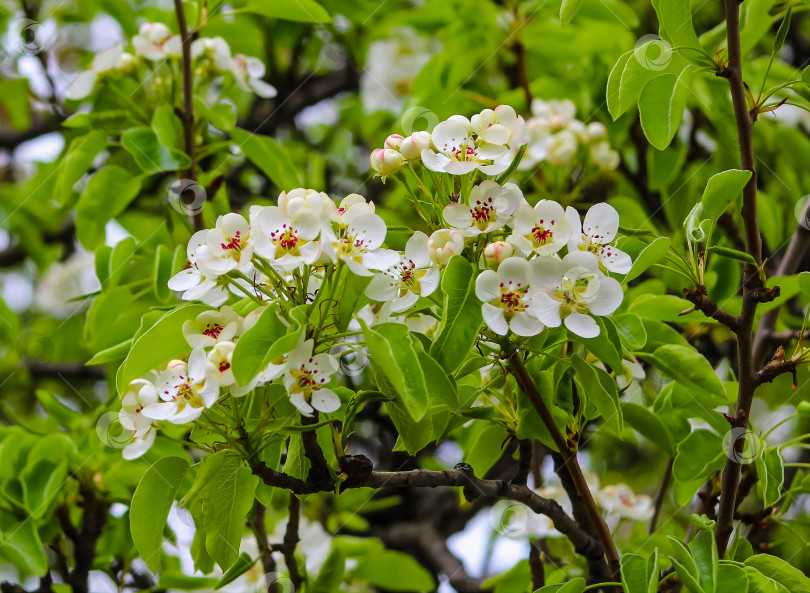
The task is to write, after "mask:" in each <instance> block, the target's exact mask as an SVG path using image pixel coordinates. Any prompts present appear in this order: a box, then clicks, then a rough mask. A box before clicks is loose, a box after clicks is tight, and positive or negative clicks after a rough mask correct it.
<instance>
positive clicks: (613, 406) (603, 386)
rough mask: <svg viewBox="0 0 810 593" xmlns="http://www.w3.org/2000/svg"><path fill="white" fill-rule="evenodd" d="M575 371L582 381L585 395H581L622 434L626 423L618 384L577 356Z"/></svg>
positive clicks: (574, 360)
mask: <svg viewBox="0 0 810 593" xmlns="http://www.w3.org/2000/svg"><path fill="white" fill-rule="evenodd" d="M572 361H573V364H574V370H575V371H576V373H577V376H578V377H579V378H580V380H581V381H582V385H583V387H584V388H585V393H582V394H580V395H581V396H582V397H585V398H587V400H588V401H590V402H592V403H593V404H594V405H595V406H596V409H597V410H599V414H600V415H601V416H602V418H603V419H604V421H605V422H606V423H610V424H612V425H614V427H615V428H616V432H617V433H618V434H621V432H622V429H623V426H624V421H623V419H622V409H621V407H620V406H619V393H618V391H617V389H616V382H615V381H614V380H613V378H612V377H611V376H610V375H608V374H607V373H606V372H605V371H603V370H602V369H600V368H598V367H595V366H593V365H591V364H588V363H587V362H585V360H584V359H582V358H581V357H580V356H577V355H576V354H575V355H574V356H573V358H572Z"/></svg>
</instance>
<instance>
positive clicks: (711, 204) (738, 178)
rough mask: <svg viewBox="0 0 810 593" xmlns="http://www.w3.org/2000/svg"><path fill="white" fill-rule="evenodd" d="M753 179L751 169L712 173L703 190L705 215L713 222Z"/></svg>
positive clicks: (702, 198) (702, 200)
mask: <svg viewBox="0 0 810 593" xmlns="http://www.w3.org/2000/svg"><path fill="white" fill-rule="evenodd" d="M749 179H751V171H741V170H740V169H729V170H728V171H723V172H722V173H718V174H716V175H712V177H711V178H710V179H709V181H708V183H707V184H706V189H704V190H703V197H701V198H700V203H701V204H702V205H703V217H704V218H708V219H709V220H711V221H712V222H713V223H714V222H717V219H718V218H720V215H721V214H723V212H725V211H726V210H727V209H728V207H729V206H730V205H731V204H732V203H733V202H734V201H735V200H736V199H737V198H738V197H739V196H740V194H742V190H743V188H744V187H745V186H746V184H747V183H748V180H749Z"/></svg>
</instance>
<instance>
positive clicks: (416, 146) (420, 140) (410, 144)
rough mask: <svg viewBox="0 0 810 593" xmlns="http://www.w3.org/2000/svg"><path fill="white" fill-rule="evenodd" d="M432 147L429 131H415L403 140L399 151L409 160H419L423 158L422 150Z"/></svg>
mask: <svg viewBox="0 0 810 593" xmlns="http://www.w3.org/2000/svg"><path fill="white" fill-rule="evenodd" d="M426 148H430V134H429V133H427V132H424V131H422V132H414V133H413V134H411V135H410V136H408V137H407V138H405V139H404V140H403V141H402V145H401V146H400V147H399V151H400V152H401V153H402V156H404V157H405V160H407V161H418V160H419V159H421V158H422V151H423V150H425V149H426Z"/></svg>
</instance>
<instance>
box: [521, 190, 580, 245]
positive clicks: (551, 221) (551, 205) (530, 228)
mask: <svg viewBox="0 0 810 593" xmlns="http://www.w3.org/2000/svg"><path fill="white" fill-rule="evenodd" d="M512 228H513V232H512V234H511V235H510V236H509V237H508V238H507V240H508V241H509V242H510V243H512V244H513V245H515V246H516V247H518V248H519V249H521V250H523V251H525V252H534V253H537V254H538V255H551V254H554V253H557V252H558V251H559V250H560V249H562V248H563V247H565V245H566V244H567V243H568V240H569V239H570V238H571V231H572V226H571V223H570V221H568V220H567V219H566V218H565V210H563V207H562V206H560V205H559V204H558V203H557V202H554V201H552V200H540V201H539V202H537V204H535V206H534V208H532V207H531V206H529V205H528V204H524V205H521V206H520V207H519V208H518V209H517V212H515V216H514V220H513V221H512Z"/></svg>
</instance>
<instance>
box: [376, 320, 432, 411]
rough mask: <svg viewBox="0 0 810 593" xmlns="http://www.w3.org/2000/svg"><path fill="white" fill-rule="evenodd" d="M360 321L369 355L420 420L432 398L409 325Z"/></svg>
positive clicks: (406, 405) (409, 409) (407, 406)
mask: <svg viewBox="0 0 810 593" xmlns="http://www.w3.org/2000/svg"><path fill="white" fill-rule="evenodd" d="M360 324H361V325H362V326H363V335H364V336H365V339H366V346H367V347H368V351H369V355H370V356H369V357H370V358H371V359H372V360H374V362H375V364H376V365H377V366H378V368H379V370H380V371H381V372H382V373H383V374H384V375H385V377H386V379H387V380H388V381H389V382H390V384H391V386H392V387H393V389H394V391H395V393H396V395H398V396H399V398H400V399H401V401H402V402H403V403H404V404H405V407H406V408H407V410H408V412H409V414H410V415H411V417H412V418H413V419H414V420H416V421H419V420H420V419H422V418H423V417H424V416H425V414H426V413H427V411H428V408H429V407H430V401H429V397H428V389H427V385H426V384H425V374H424V372H423V371H422V366H421V364H420V362H419V357H418V355H417V352H416V350H415V349H414V346H413V343H412V341H411V336H410V331H409V330H408V328H407V326H405V325H402V324H400V323H383V324H380V325H375V326H374V327H373V328H370V327H368V326H367V325H366V324H365V322H364V321H362V320H361V321H360ZM381 390H382V391H383V392H385V390H383V389H381Z"/></svg>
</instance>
